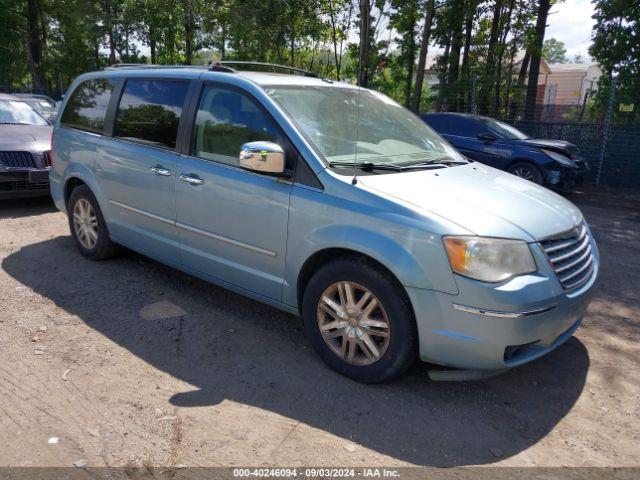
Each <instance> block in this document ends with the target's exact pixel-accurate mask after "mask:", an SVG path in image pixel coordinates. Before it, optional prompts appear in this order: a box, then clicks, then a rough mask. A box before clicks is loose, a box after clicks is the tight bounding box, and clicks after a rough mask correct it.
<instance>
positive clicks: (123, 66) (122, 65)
mask: <svg viewBox="0 0 640 480" xmlns="http://www.w3.org/2000/svg"><path fill="white" fill-rule="evenodd" d="M127 68H135V69H138V68H153V69H158V68H171V69H173V68H201V69H206V68H208V67H207V66H206V65H159V64H155V63H114V64H113V65H109V66H108V67H104V69H105V70H121V69H127Z"/></svg>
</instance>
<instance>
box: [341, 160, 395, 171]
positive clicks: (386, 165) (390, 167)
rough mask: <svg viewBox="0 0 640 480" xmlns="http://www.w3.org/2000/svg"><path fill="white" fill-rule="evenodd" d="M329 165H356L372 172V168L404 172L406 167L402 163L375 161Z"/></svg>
mask: <svg viewBox="0 0 640 480" xmlns="http://www.w3.org/2000/svg"><path fill="white" fill-rule="evenodd" d="M329 165H331V166H332V167H356V168H359V169H361V170H364V171H365V172H370V171H372V170H389V171H392V172H402V171H404V170H406V169H405V167H401V166H400V165H393V164H389V163H373V162H329Z"/></svg>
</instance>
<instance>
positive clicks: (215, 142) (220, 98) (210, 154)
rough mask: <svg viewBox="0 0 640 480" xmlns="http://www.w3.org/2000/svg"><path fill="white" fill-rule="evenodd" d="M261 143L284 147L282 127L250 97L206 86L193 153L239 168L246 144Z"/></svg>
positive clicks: (197, 123)
mask: <svg viewBox="0 0 640 480" xmlns="http://www.w3.org/2000/svg"><path fill="white" fill-rule="evenodd" d="M259 140H264V141H270V142H274V143H277V144H278V145H281V146H284V145H283V137H282V134H281V133H280V130H279V129H278V127H277V126H276V125H275V124H274V123H273V121H272V120H271V119H270V118H269V117H268V116H267V115H266V114H265V113H264V112H263V111H262V110H261V109H260V108H259V107H258V105H256V103H255V102H254V101H253V100H252V99H251V98H249V97H248V96H247V95H244V94H242V93H240V92H236V91H234V90H228V89H223V88H219V87H209V86H207V87H205V89H204V91H203V93H202V97H201V99H200V106H199V107H198V114H197V116H196V123H195V138H194V142H193V149H192V154H194V155H196V156H198V157H201V158H205V159H207V160H213V161H215V162H220V163H225V164H227V165H234V166H237V165H238V154H239V153H240V147H241V146H242V144H244V143H246V142H254V141H259Z"/></svg>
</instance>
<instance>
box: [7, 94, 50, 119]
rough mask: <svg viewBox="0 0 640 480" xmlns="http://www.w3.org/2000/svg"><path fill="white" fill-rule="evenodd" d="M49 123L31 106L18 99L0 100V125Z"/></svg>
mask: <svg viewBox="0 0 640 480" xmlns="http://www.w3.org/2000/svg"><path fill="white" fill-rule="evenodd" d="M2 124H4V125H7V124H14V125H49V123H47V121H46V120H45V119H44V118H42V116H40V114H38V113H37V112H36V111H35V110H34V109H33V108H31V107H30V106H29V105H27V104H26V103H25V102H22V101H19V100H0V125H2Z"/></svg>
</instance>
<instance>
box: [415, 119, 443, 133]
mask: <svg viewBox="0 0 640 480" xmlns="http://www.w3.org/2000/svg"><path fill="white" fill-rule="evenodd" d="M421 118H422V119H423V120H424V121H425V122H426V123H427V125H429V126H430V127H431V128H433V129H434V130H435V131H436V132H438V133H449V131H448V128H447V125H446V124H447V122H446V117H442V116H441V115H424V116H422V117H421Z"/></svg>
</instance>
